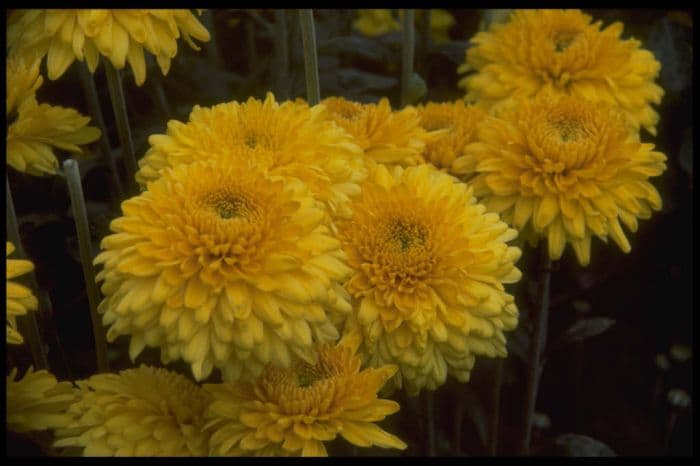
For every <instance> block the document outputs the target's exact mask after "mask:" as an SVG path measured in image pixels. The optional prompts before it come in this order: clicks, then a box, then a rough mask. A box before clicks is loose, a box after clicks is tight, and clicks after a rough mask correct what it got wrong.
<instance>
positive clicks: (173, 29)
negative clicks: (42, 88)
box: [7, 9, 209, 86]
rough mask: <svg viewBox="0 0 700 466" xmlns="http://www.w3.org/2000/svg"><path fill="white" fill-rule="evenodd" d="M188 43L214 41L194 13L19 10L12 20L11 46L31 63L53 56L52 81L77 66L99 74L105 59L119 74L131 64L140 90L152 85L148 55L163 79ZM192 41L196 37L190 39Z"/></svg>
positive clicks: (9, 26) (49, 66)
mask: <svg viewBox="0 0 700 466" xmlns="http://www.w3.org/2000/svg"><path fill="white" fill-rule="evenodd" d="M180 36H182V38H183V39H184V40H185V42H187V43H188V44H189V46H190V47H192V48H193V49H194V50H199V47H197V46H196V45H195V43H194V42H193V41H192V38H194V39H197V40H200V41H205V42H206V41H208V40H209V32H208V31H207V30H206V28H205V27H204V26H202V25H201V24H200V22H199V21H197V19H196V18H195V16H194V15H193V14H192V13H191V12H190V11H189V10H128V9H123V10H95V9H85V10H65V9H64V10H51V9H49V10H15V11H14V12H12V13H11V14H10V16H9V17H8V19H7V45H8V47H9V48H10V49H11V50H12V51H13V52H15V51H16V52H17V53H20V54H22V55H23V56H25V57H29V58H40V59H43V57H45V56H48V58H47V60H46V66H47V69H48V76H49V79H51V80H54V79H58V78H59V77H60V76H61V75H62V74H63V73H64V72H65V71H66V70H67V69H68V67H69V66H70V65H71V64H72V63H73V62H74V61H75V60H76V59H78V60H80V61H83V60H86V61H87V65H88V68H90V71H91V72H93V73H94V72H95V69H97V65H98V63H99V58H100V55H103V56H104V57H106V58H108V59H109V61H110V62H111V63H112V65H114V67H115V68H116V69H122V68H124V66H125V64H126V63H127V62H128V63H129V66H130V67H131V69H132V71H133V72H134V79H135V81H136V84H137V85H139V86H140V85H141V84H143V82H144V81H145V80H146V59H145V57H144V54H143V51H144V49H146V50H147V51H148V52H150V53H152V54H153V55H155V57H156V61H157V62H158V66H160V69H161V71H162V72H163V74H164V75H165V74H168V70H169V69H170V60H171V59H172V58H174V57H175V55H176V54H177V39H179V38H180ZM190 36H191V37H190Z"/></svg>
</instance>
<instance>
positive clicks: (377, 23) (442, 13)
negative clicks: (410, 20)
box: [353, 9, 455, 44]
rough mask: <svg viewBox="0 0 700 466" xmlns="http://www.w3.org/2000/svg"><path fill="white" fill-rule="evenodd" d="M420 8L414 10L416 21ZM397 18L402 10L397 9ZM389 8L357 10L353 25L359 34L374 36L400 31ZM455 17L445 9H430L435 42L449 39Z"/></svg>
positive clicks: (431, 33)
mask: <svg viewBox="0 0 700 466" xmlns="http://www.w3.org/2000/svg"><path fill="white" fill-rule="evenodd" d="M422 14H423V11H422V10H416V14H415V18H416V22H418V21H420V18H421V16H422ZM398 16H399V20H400V19H401V17H402V16H403V10H399V13H398ZM399 20H397V19H396V18H395V17H394V15H393V13H392V11H391V10H386V9H370V10H357V18H356V19H355V21H354V22H353V27H354V28H355V29H357V30H358V31H360V33H361V34H363V35H365V36H368V37H375V36H379V35H382V34H388V33H390V32H395V31H400V30H401V23H399ZM454 24H455V19H454V17H453V16H452V14H451V13H450V12H449V11H447V10H430V35H431V37H432V39H433V40H434V41H435V42H436V43H439V44H440V43H444V42H448V41H449V40H450V36H449V30H450V29H451V28H452V26H454Z"/></svg>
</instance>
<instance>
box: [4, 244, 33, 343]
mask: <svg viewBox="0 0 700 466" xmlns="http://www.w3.org/2000/svg"><path fill="white" fill-rule="evenodd" d="M6 251H7V252H6V255H7V256H9V255H10V254H12V253H13V252H14V251H15V247H14V245H13V244H12V243H10V242H9V241H8V242H7V243H6ZM6 264H7V285H6V287H5V292H6V293H7V343H9V344H11V345H21V344H22V343H24V338H22V335H21V334H20V333H19V332H18V331H17V316H22V315H25V314H26V313H27V311H36V309H37V307H38V305H39V303H38V301H37V299H36V297H35V296H34V294H33V293H32V290H30V289H29V288H27V287H26V286H23V285H20V284H19V283H15V282H13V281H11V280H10V278H15V277H19V276H20V275H24V274H25V273H27V272H31V271H32V270H34V264H32V263H31V262H30V261H27V260H16V259H6Z"/></svg>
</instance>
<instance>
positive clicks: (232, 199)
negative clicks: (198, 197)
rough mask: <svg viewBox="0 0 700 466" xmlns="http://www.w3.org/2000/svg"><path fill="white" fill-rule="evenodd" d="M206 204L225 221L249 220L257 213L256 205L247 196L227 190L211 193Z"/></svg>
mask: <svg viewBox="0 0 700 466" xmlns="http://www.w3.org/2000/svg"><path fill="white" fill-rule="evenodd" d="M204 202H205V204H207V205H208V206H209V207H210V208H211V210H213V211H214V213H215V214H216V215H217V216H218V217H219V218H221V219H223V220H229V219H233V218H248V217H249V216H250V215H251V214H253V213H254V212H255V211H256V208H255V206H254V204H253V203H252V202H251V200H250V199H247V198H246V196H244V195H242V194H240V193H232V192H229V191H226V190H223V191H217V192H214V193H211V194H210V195H209V196H207V197H206V199H205V201H204Z"/></svg>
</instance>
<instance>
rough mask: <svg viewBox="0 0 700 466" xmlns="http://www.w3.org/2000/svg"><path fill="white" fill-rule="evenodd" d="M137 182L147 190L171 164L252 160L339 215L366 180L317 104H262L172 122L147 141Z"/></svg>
mask: <svg viewBox="0 0 700 466" xmlns="http://www.w3.org/2000/svg"><path fill="white" fill-rule="evenodd" d="M149 143H150V144H151V147H150V148H149V150H148V152H146V155H145V156H144V157H143V158H142V159H141V160H140V161H139V166H140V169H139V171H138V172H137V173H136V180H137V181H138V182H139V183H141V184H142V185H145V184H146V182H147V181H149V180H154V179H157V178H158V177H159V176H160V174H161V173H162V172H163V171H164V170H166V169H168V168H170V167H174V166H178V165H182V164H187V163H191V162H194V161H201V160H210V159H211V158H212V157H215V156H216V157H220V158H222V159H233V158H237V159H240V160H251V161H252V162H253V163H254V164H256V165H259V166H260V167H261V168H263V169H266V170H269V171H270V173H272V174H275V175H281V176H284V177H289V178H296V179H299V180H301V181H303V182H304V183H305V184H307V185H308V187H309V189H310V190H311V192H312V193H313V194H314V196H315V197H316V198H317V199H319V200H322V201H323V202H325V203H326V205H328V207H329V208H330V209H331V212H332V213H334V214H335V213H343V211H344V209H347V208H346V207H345V204H347V201H348V196H352V195H355V194H357V193H358V192H359V187H358V185H357V183H358V182H359V181H360V180H362V179H363V178H364V176H365V175H366V172H365V169H364V166H363V162H362V157H361V154H362V151H361V149H360V148H359V147H357V145H356V144H355V143H354V142H353V140H352V137H351V136H350V135H348V134H347V133H345V131H343V130H342V129H340V128H338V127H336V126H335V125H334V124H333V123H332V121H330V120H329V118H328V115H327V114H326V111H325V109H324V108H323V107H322V106H314V107H309V106H308V104H306V103H304V102H298V101H297V102H284V103H281V104H280V103H278V102H276V101H275V97H274V96H273V95H272V93H268V94H267V97H266V98H265V100H264V101H260V100H257V99H254V98H252V97H251V98H250V99H248V100H247V101H246V102H243V103H239V102H228V103H224V104H219V105H215V106H213V107H210V108H203V107H199V106H195V108H194V110H192V113H191V114H190V118H189V121H188V122H187V123H181V122H179V121H175V120H172V121H170V122H169V123H168V130H167V133H166V134H158V135H153V136H151V137H150V138H149Z"/></svg>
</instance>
